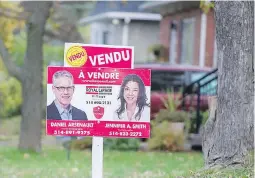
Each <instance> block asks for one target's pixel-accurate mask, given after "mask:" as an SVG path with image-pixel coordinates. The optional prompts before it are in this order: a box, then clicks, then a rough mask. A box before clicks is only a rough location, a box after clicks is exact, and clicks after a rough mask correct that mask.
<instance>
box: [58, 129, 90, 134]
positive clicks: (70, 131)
mask: <svg viewBox="0 0 255 178" xmlns="http://www.w3.org/2000/svg"><path fill="white" fill-rule="evenodd" d="M54 135H90V131H82V130H54Z"/></svg>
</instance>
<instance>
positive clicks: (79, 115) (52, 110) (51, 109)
mask: <svg viewBox="0 0 255 178" xmlns="http://www.w3.org/2000/svg"><path fill="white" fill-rule="evenodd" d="M47 119H51V120H62V119H61V116H60V114H59V112H58V109H57V107H56V105H55V103H54V102H52V103H51V104H50V105H49V106H47ZM72 120H88V118H87V115H86V113H85V112H84V111H82V110H80V109H78V108H76V107H74V106H72Z"/></svg>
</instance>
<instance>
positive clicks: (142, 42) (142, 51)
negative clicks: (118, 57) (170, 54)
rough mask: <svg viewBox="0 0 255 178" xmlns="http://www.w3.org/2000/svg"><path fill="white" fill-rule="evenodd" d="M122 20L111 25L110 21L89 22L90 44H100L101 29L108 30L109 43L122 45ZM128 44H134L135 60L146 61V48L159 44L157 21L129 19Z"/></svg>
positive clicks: (147, 57)
mask: <svg viewBox="0 0 255 178" xmlns="http://www.w3.org/2000/svg"><path fill="white" fill-rule="evenodd" d="M123 26H124V21H123V20H122V21H120V23H119V24H118V25H113V24H112V23H111V21H108V22H95V23H91V41H90V43H91V44H102V42H103V40H102V38H103V37H102V33H103V31H108V32H109V43H108V44H109V45H122V38H123ZM128 28H129V31H128V44H127V45H128V46H134V57H135V58H134V59H135V62H146V61H147V60H148V59H149V57H150V56H149V51H148V48H149V47H150V46H151V45H154V44H159V43H160V40H159V31H160V30H159V22H151V21H143V22H142V21H132V20H131V21H130V23H129V27H128Z"/></svg>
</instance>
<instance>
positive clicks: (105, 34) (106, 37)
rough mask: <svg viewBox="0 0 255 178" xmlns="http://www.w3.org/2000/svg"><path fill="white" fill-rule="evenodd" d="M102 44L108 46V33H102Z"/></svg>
mask: <svg viewBox="0 0 255 178" xmlns="http://www.w3.org/2000/svg"><path fill="white" fill-rule="evenodd" d="M103 44H106V45H107V44H109V32H108V31H104V32H103Z"/></svg>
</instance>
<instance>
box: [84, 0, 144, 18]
mask: <svg viewBox="0 0 255 178" xmlns="http://www.w3.org/2000/svg"><path fill="white" fill-rule="evenodd" d="M143 3H144V1H128V0H125V1H124V0H122V1H97V2H96V4H95V8H94V9H93V10H92V11H91V12H90V14H89V15H90V16H92V15H98V14H101V13H106V12H143V11H142V10H140V9H139V6H140V5H141V4H143Z"/></svg>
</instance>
